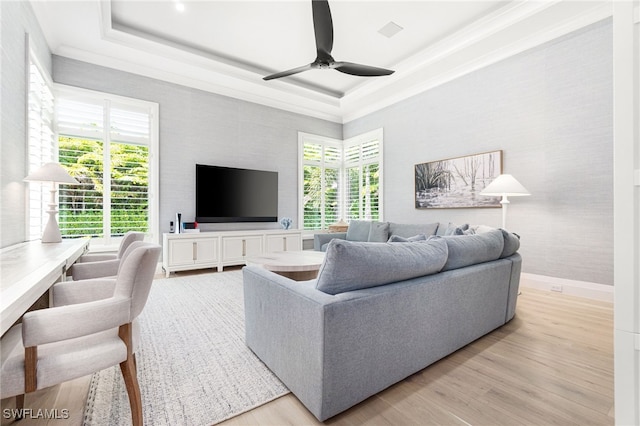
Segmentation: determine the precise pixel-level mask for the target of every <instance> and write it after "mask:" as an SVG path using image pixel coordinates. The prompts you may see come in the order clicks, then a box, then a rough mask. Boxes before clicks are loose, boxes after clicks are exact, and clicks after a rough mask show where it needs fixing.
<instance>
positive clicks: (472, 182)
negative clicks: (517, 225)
mask: <svg viewBox="0 0 640 426" xmlns="http://www.w3.org/2000/svg"><path fill="white" fill-rule="evenodd" d="M501 173H502V151H501V150H499V151H492V152H485V153H481V154H474V155H467V156H465V157H457V158H450V159H447V160H438V161H431V162H428V163H420V164H416V165H415V202H416V208H417V209H452V208H470V207H500V197H488V196H484V195H480V192H482V190H483V189H484V188H485V187H486V186H487V185H489V184H490V183H491V182H492V181H493V180H494V179H495V178H497V177H498V176H499V175H500V174H501Z"/></svg>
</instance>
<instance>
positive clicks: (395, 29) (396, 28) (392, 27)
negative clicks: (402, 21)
mask: <svg viewBox="0 0 640 426" xmlns="http://www.w3.org/2000/svg"><path fill="white" fill-rule="evenodd" d="M403 29H404V28H402V27H401V26H400V25H398V24H396V23H395V22H393V21H389V23H388V24H387V25H385V26H384V27H382V28H380V29H379V30H378V32H379V33H380V34H382V35H383V36H385V37H387V38H391V37H393V36H394V35H396V34H398V33H399V32H400V31H402V30H403Z"/></svg>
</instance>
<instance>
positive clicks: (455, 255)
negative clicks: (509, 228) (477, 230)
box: [432, 229, 504, 271]
mask: <svg viewBox="0 0 640 426" xmlns="http://www.w3.org/2000/svg"><path fill="white" fill-rule="evenodd" d="M432 238H438V237H432ZM441 238H442V239H444V240H445V241H446V242H447V247H448V250H449V257H448V258H447V263H446V264H445V265H444V268H442V270H443V271H448V270H450V269H458V268H464V267H465V266H469V265H474V264H476V263H482V262H489V261H491V260H496V259H498V258H499V257H500V256H501V255H502V250H503V249H504V237H503V236H502V231H500V230H499V229H494V230H493V231H489V232H485V233H482V234H475V235H459V236H447V237H441Z"/></svg>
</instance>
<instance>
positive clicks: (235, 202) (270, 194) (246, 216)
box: [196, 164, 278, 223]
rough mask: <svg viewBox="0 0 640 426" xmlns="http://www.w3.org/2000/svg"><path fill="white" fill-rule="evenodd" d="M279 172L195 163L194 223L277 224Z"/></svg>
mask: <svg viewBox="0 0 640 426" xmlns="http://www.w3.org/2000/svg"><path fill="white" fill-rule="evenodd" d="M277 221H278V172H269V171H263V170H249V169H236V168H231V167H218V166H207V165H204V164H196V222H203V223H205V222H277Z"/></svg>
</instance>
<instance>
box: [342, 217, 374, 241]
mask: <svg viewBox="0 0 640 426" xmlns="http://www.w3.org/2000/svg"><path fill="white" fill-rule="evenodd" d="M370 231H371V222H369V221H367V220H352V221H351V222H349V227H348V228H347V237H346V238H347V240H348V241H369V232H370Z"/></svg>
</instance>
